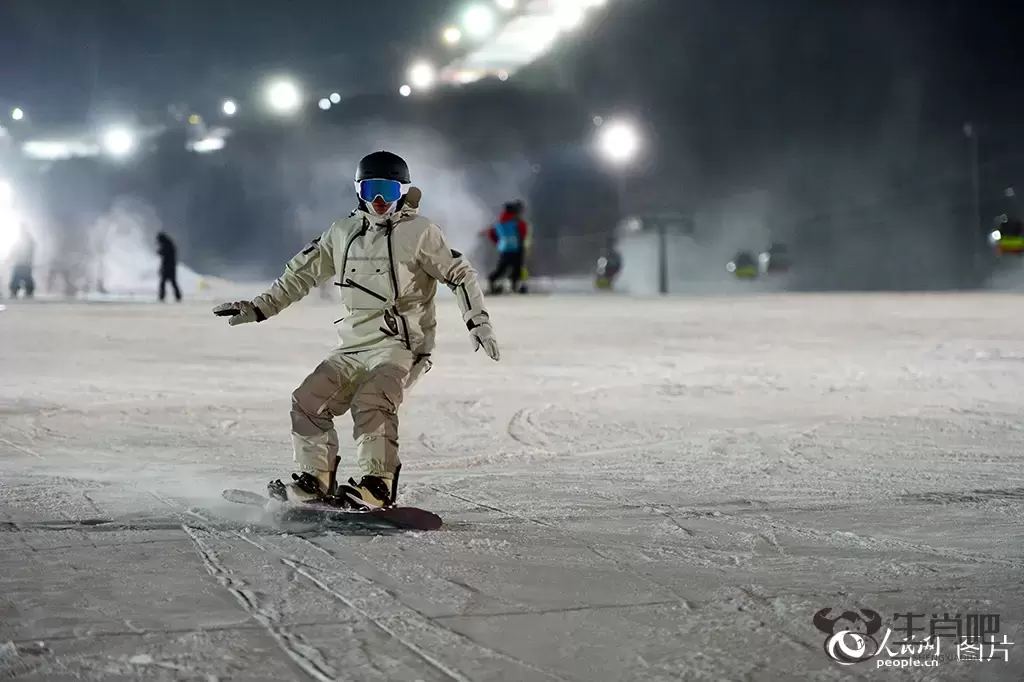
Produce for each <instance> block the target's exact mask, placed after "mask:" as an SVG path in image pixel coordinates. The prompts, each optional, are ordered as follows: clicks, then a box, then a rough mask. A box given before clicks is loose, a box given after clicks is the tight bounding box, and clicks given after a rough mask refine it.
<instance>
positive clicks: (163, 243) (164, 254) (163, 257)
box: [156, 232, 181, 303]
mask: <svg viewBox="0 0 1024 682" xmlns="http://www.w3.org/2000/svg"><path fill="white" fill-rule="evenodd" d="M156 251H157V253H158V254H159V255H160V300H161V301H162V300H164V295H165V294H166V292H167V284H168V283H170V285H171V288H173V289H174V298H175V299H176V300H177V301H178V302H179V303H180V302H181V289H179V288H178V249H177V248H175V246H174V242H172V241H171V238H170V237H168V236H167V234H166V233H164V232H161V233H160V234H158V235H157V236H156Z"/></svg>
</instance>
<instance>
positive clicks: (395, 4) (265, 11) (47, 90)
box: [0, 0, 460, 121]
mask: <svg viewBox="0 0 1024 682" xmlns="http://www.w3.org/2000/svg"><path fill="white" fill-rule="evenodd" d="M458 7H460V4H459V3H456V2H453V1H452V0H374V2H353V1H351V0H288V1H287V2H284V1H280V0H278V1H267V2H254V1H251V0H144V1H142V2H139V1H137V0H89V1H88V2H83V1H82V0H45V2H39V1H38V0H4V2H3V3H0V63H2V64H3V67H2V68H0V100H2V101H8V102H18V103H24V105H25V106H26V108H29V109H31V111H32V112H33V113H34V118H36V119H37V120H39V119H40V118H42V119H46V120H67V121H76V120H82V118H83V117H84V114H85V112H86V111H87V110H88V107H89V105H90V96H91V93H92V87H93V84H94V83H95V85H96V91H95V106H96V107H97V108H100V109H104V108H110V107H125V108H130V107H133V106H136V107H156V108H160V107H163V106H166V104H167V103H168V102H170V101H172V100H180V101H185V102H189V103H202V104H205V103H206V101H207V100H210V101H216V100H217V99H219V98H221V97H224V96H228V95H230V96H233V97H237V98H239V99H242V98H244V97H245V96H247V95H249V94H250V92H251V91H252V90H253V89H254V88H255V87H256V86H257V84H258V83H259V81H260V79H261V78H263V77H265V76H266V75H267V74H268V73H272V72H273V71H274V70H275V69H285V70H287V71H288V72H290V73H294V74H296V75H297V76H300V77H302V78H303V80H304V81H305V82H306V84H307V85H309V86H310V87H313V86H321V87H324V88H330V89H332V90H340V91H362V90H368V89H387V90H392V89H394V88H397V87H398V85H400V84H401V78H402V74H403V72H404V69H405V65H406V64H407V63H408V61H409V59H410V57H411V56H412V54H414V53H415V51H416V50H417V49H418V48H419V47H421V46H426V45H430V44H431V42H433V43H436V42H437V35H438V32H439V31H440V30H441V28H442V27H443V26H444V24H445V23H446V21H447V19H448V15H447V14H446V12H449V11H451V10H454V9H456V8H458Z"/></svg>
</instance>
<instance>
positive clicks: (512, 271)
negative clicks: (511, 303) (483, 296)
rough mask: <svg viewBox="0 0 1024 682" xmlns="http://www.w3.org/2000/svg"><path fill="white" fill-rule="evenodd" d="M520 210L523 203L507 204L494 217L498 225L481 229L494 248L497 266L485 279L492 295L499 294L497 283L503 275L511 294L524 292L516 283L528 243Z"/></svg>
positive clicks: (520, 275) (527, 228)
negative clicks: (496, 217) (507, 279)
mask: <svg viewBox="0 0 1024 682" xmlns="http://www.w3.org/2000/svg"><path fill="white" fill-rule="evenodd" d="M524 210H525V207H524V206H523V202H521V201H510V202H508V203H507V204H505V207H504V210H502V212H501V215H500V216H498V222H496V223H494V224H493V225H491V226H490V227H489V228H487V229H486V230H484V234H485V235H487V236H488V237H489V238H490V240H491V241H492V242H494V244H495V245H496V246H497V247H498V265H497V267H496V268H495V269H494V271H493V272H492V273H491V276H490V277H488V278H487V279H488V282H489V283H490V290H491V293H492V294H496V293H498V292H499V291H500V289H499V288H498V280H499V279H501V278H502V277H506V276H507V277H508V278H509V281H510V282H511V284H512V291H513V292H520V293H524V290H523V289H522V288H520V286H519V282H520V280H521V279H522V276H523V265H524V258H525V255H526V250H527V248H528V247H529V242H530V225H529V224H528V223H527V222H526V221H525V220H523V213H524Z"/></svg>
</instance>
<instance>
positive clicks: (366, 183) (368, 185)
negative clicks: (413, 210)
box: [356, 180, 405, 204]
mask: <svg viewBox="0 0 1024 682" xmlns="http://www.w3.org/2000/svg"><path fill="white" fill-rule="evenodd" d="M356 194H358V195H359V198H360V199H362V200H363V201H365V202H367V203H369V202H372V201H373V200H374V199H376V198H377V197H380V198H381V199H383V200H384V201H386V202H387V203H389V204H391V203H394V202H396V201H398V200H399V199H401V198H402V195H403V194H405V187H404V186H403V185H402V183H400V182H399V181H398V180H363V181H361V182H357V183H356Z"/></svg>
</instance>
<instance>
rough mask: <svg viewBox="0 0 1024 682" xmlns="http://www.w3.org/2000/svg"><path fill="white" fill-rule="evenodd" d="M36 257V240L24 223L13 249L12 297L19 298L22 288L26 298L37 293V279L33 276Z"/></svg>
mask: <svg viewBox="0 0 1024 682" xmlns="http://www.w3.org/2000/svg"><path fill="white" fill-rule="evenodd" d="M35 257H36V242H35V240H34V239H32V235H30V234H29V233H28V230H26V229H25V226H24V225H22V227H21V233H20V234H19V236H18V241H17V242H15V244H14V248H13V250H12V251H11V261H12V263H13V265H14V268H13V272H12V273H11V298H17V297H18V293H19V292H20V291H21V290H22V289H24V290H25V298H32V296H33V295H35V292H36V280H35V278H34V277H33V276H32V267H33V264H34V262H35Z"/></svg>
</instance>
